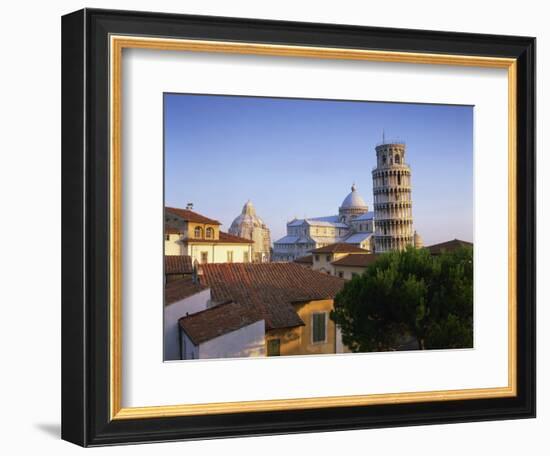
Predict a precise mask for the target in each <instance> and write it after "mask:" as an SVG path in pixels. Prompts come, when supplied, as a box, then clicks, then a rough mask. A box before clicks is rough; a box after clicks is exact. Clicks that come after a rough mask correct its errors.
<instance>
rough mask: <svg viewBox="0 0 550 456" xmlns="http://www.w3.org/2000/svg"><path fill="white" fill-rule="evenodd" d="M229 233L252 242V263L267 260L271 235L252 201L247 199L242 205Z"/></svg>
mask: <svg viewBox="0 0 550 456" xmlns="http://www.w3.org/2000/svg"><path fill="white" fill-rule="evenodd" d="M229 234H232V235H234V236H239V237H241V238H245V239H250V240H251V241H253V242H254V243H253V244H252V261H253V262H254V263H265V262H268V261H269V258H270V247H271V235H270V232H269V228H268V227H267V225H266V224H265V223H264V222H263V221H262V219H261V218H260V217H258V215H257V214H256V209H255V208H254V205H253V204H252V201H250V200H248V201H247V202H246V204H245V205H244V206H243V210H242V212H241V214H239V215H238V216H237V217H236V218H235V220H233V223H232V224H231V227H230V228H229Z"/></svg>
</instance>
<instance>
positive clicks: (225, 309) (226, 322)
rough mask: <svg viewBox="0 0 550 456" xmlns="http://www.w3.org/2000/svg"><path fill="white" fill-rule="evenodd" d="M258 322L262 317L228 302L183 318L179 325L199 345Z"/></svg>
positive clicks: (239, 305)
mask: <svg viewBox="0 0 550 456" xmlns="http://www.w3.org/2000/svg"><path fill="white" fill-rule="evenodd" d="M260 320H262V317H261V315H260V314H259V313H258V312H253V311H250V309H249V308H247V306H243V305H241V304H239V303H236V302H228V303H225V304H220V305H218V306H215V307H211V308H209V309H206V310H203V311H201V312H197V313H194V314H192V315H188V316H186V317H183V318H181V319H180V320H179V323H180V326H181V327H182V328H183V330H184V331H185V333H186V334H187V335H188V336H189V337H190V338H191V340H192V341H193V343H194V344H195V345H199V344H201V343H203V342H206V341H208V340H211V339H215V338H216V337H220V336H223V335H224V334H227V333H230V332H232V331H236V330H237V329H240V328H243V327H244V326H248V325H251V324H252V323H255V322H257V321H260Z"/></svg>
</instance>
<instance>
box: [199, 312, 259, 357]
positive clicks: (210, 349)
mask: <svg viewBox="0 0 550 456" xmlns="http://www.w3.org/2000/svg"><path fill="white" fill-rule="evenodd" d="M198 350H199V352H198V357H199V358H200V359H209V358H248V357H256V356H265V321H264V320H260V321H257V322H255V323H252V324H251V325H248V326H244V327H243V328H240V329H237V330H236V331H232V332H230V333H227V334H224V335H223V336H220V337H216V338H215V339H211V340H209V341H206V342H204V343H202V344H200V346H199V349H198Z"/></svg>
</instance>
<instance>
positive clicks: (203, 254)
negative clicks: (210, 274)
mask: <svg viewBox="0 0 550 456" xmlns="http://www.w3.org/2000/svg"><path fill="white" fill-rule="evenodd" d="M201 263H202V264H206V263H208V252H201Z"/></svg>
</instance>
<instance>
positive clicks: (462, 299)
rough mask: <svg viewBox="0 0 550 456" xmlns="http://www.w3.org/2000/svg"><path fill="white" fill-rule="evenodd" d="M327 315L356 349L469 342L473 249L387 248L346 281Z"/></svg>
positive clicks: (465, 344) (455, 345)
mask: <svg viewBox="0 0 550 456" xmlns="http://www.w3.org/2000/svg"><path fill="white" fill-rule="evenodd" d="M330 316H331V319H332V320H333V321H334V322H335V323H336V324H337V325H339V327H340V329H341V330H342V340H343V342H344V344H345V345H346V346H348V347H349V348H350V349H351V350H352V351H354V352H367V351H387V350H396V349H398V348H399V347H400V346H401V345H402V344H403V343H404V342H405V341H407V340H411V338H414V340H416V342H417V345H418V348H419V349H430V348H466V347H472V346H473V250H472V248H468V247H462V248H460V249H458V250H456V251H454V252H444V253H442V254H441V255H431V254H430V253H429V251H428V250H427V249H415V248H412V247H411V248H408V249H407V250H405V251H402V252H389V253H386V254H383V255H381V256H380V258H379V259H378V260H377V261H376V262H375V263H373V264H372V265H370V266H369V267H368V268H367V269H366V271H365V272H364V273H363V274H362V275H361V276H358V277H355V278H353V279H352V280H351V281H349V282H348V283H346V285H345V286H344V288H343V289H342V291H341V292H340V293H339V294H338V295H337V296H336V298H335V300H334V310H333V311H332V312H331V315H330Z"/></svg>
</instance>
